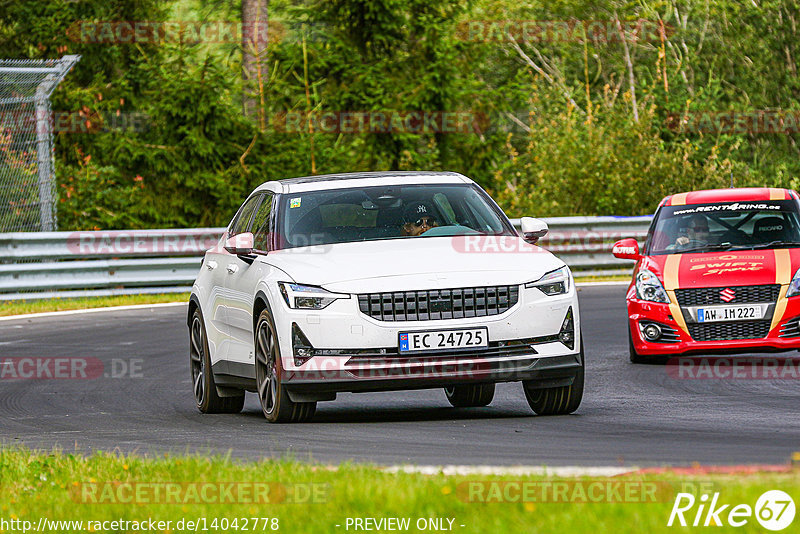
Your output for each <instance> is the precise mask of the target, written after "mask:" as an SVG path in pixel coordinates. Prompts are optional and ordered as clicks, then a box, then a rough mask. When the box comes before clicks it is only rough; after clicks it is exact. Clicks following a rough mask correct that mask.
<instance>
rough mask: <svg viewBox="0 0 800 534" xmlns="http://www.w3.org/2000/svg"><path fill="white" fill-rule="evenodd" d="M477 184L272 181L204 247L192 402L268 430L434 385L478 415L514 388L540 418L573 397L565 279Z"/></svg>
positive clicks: (578, 384) (576, 345) (536, 234)
mask: <svg viewBox="0 0 800 534" xmlns="http://www.w3.org/2000/svg"><path fill="white" fill-rule="evenodd" d="M521 225H522V234H521V236H520V234H518V233H517V232H516V230H515V229H514V227H513V226H512V225H511V222H510V221H509V220H508V218H507V217H506V216H505V215H504V214H503V212H502V210H500V208H499V207H498V206H497V204H495V202H494V201H493V200H492V199H491V197H489V196H488V195H487V194H486V193H485V192H484V191H483V190H482V189H481V188H480V187H479V186H478V185H477V184H475V183H474V182H473V181H472V180H470V179H469V178H466V177H465V176H462V175H460V174H457V173H452V172H446V173H442V172H379V173H352V174H336V175H327V176H312V177H304V178H292V179H286V180H278V181H272V182H266V183H264V184H262V185H261V186H259V187H258V188H257V189H256V190H255V191H253V193H252V194H251V195H250V196H249V197H248V198H247V200H246V201H245V202H244V204H242V207H241V208H240V209H239V211H238V213H237V214H236V216H235V217H234V218H233V220H232V221H231V223H230V226H228V228H227V230H226V232H225V234H224V235H223V236H222V238H221V239H220V242H219V244H218V246H217V247H215V248H213V249H211V250H209V251H208V252H206V254H205V257H204V259H203V263H202V266H201V268H200V274H199V275H198V277H197V281H196V282H195V284H194V286H193V288H192V295H191V300H190V304H189V317H188V326H189V331H190V356H191V370H192V380H193V385H194V395H195V400H196V402H197V407H198V408H199V409H200V411H202V412H204V413H221V412H228V413H235V412H239V411H240V410H241V409H242V406H243V403H244V395H245V391H254V392H257V393H258V398H259V400H260V402H261V407H262V410H263V412H264V415H265V416H266V418H267V420H269V421H270V422H301V421H308V420H310V419H311V418H312V417H313V415H314V412H315V410H316V405H317V402H319V401H329V400H334V399H335V398H336V394H337V393H338V392H362V391H392V390H404V389H420V388H444V391H445V394H446V397H447V400H448V401H449V402H450V404H452V405H453V406H456V407H467V406H472V407H475V406H486V405H488V404H489V403H490V402H491V401H492V398H493V397H494V390H495V383H498V382H517V381H521V382H522V384H523V390H524V392H525V396H526V398H527V400H528V404H529V405H530V406H531V408H532V409H533V410H534V411H535V412H536V413H537V414H565V413H571V412H573V411H575V410H576V409H577V408H578V405H579V404H580V402H581V398H582V396H583V380H584V360H583V342H582V339H581V334H580V314H579V312H578V298H577V295H576V291H575V286H574V283H573V280H572V275H571V273H570V271H569V269H568V268H567V266H566V265H565V264H564V262H563V261H561V260H559V259H558V258H556V257H555V256H553V255H552V254H550V253H549V252H547V251H545V250H543V249H541V248H540V247H538V246H536V245H534V244H531V243H535V242H536V240H537V239H538V238H540V237H541V236H543V235H545V234H546V232H547V225H546V224H545V223H544V222H543V221H539V220H537V219H532V218H527V217H526V218H523V219H522V223H521Z"/></svg>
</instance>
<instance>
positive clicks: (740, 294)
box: [675, 284, 781, 306]
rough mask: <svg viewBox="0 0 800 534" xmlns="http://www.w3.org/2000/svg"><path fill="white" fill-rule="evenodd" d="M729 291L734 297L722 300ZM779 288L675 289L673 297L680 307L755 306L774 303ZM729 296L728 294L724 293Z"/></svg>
mask: <svg viewBox="0 0 800 534" xmlns="http://www.w3.org/2000/svg"><path fill="white" fill-rule="evenodd" d="M727 289H730V290H731V291H732V292H733V294H734V297H733V299H731V300H730V301H725V300H723V298H722V297H723V291H725V290H727ZM780 290H781V286H780V285H778V284H770V285H765V286H722V287H699V288H692V289H676V290H675V297H676V298H677V299H678V304H680V305H681V306H708V305H712V304H755V303H764V302H776V301H777V300H778V293H780ZM724 294H726V295H729V294H730V293H724Z"/></svg>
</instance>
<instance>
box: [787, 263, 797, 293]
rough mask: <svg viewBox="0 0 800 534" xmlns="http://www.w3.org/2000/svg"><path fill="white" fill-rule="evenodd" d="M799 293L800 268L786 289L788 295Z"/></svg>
mask: <svg viewBox="0 0 800 534" xmlns="http://www.w3.org/2000/svg"><path fill="white" fill-rule="evenodd" d="M797 295H800V269H797V272H796V273H794V276H793V277H792V281H791V282H789V289H788V290H787V291H786V296H787V297H796V296H797Z"/></svg>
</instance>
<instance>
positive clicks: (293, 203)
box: [289, 197, 300, 208]
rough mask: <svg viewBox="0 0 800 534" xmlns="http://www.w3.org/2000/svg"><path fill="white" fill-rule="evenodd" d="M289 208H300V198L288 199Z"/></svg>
mask: <svg viewBox="0 0 800 534" xmlns="http://www.w3.org/2000/svg"><path fill="white" fill-rule="evenodd" d="M289 207H290V208H299V207H300V197H297V198H292V199H290V200H289Z"/></svg>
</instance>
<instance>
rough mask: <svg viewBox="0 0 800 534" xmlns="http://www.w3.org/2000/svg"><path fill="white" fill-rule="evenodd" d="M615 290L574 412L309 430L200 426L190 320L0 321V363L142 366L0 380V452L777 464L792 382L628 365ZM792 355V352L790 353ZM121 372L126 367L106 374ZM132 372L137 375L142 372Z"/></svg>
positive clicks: (589, 322)
mask: <svg viewBox="0 0 800 534" xmlns="http://www.w3.org/2000/svg"><path fill="white" fill-rule="evenodd" d="M623 299H624V288H623V287H621V286H591V287H588V286H584V287H582V288H580V301H581V302H580V303H581V311H582V314H583V333H584V338H585V344H586V360H587V370H586V391H585V395H584V398H583V404H582V405H581V407H580V408H579V409H578V411H577V412H576V413H575V414H573V415H569V416H559V417H537V416H534V415H533V413H532V412H531V411H530V409H529V408H528V405H527V403H526V402H525V397H524V395H523V392H522V387H521V385H520V384H504V385H500V386H498V389H497V394H496V396H495V400H494V402H493V403H492V404H491V405H490V406H489V407H486V408H475V409H455V408H451V407H450V406H449V404H448V403H447V400H446V399H445V396H444V393H443V392H442V391H441V390H423V391H408V392H394V393H360V394H340V395H339V397H338V399H337V400H336V401H334V402H324V403H319V405H318V409H317V413H316V416H315V417H314V420H313V421H312V422H311V423H308V424H301V425H270V424H268V423H267V422H266V421H265V420H264V418H263V416H262V414H261V411H260V409H259V407H258V401H257V399H256V397H255V395H254V394H248V397H247V401H246V404H245V409H244V410H243V412H242V413H241V414H239V415H202V414H200V413H199V412H198V411H197V409H196V408H195V406H194V400H193V397H192V392H191V384H190V380H189V363H188V355H187V354H188V353H187V350H188V349H187V347H188V334H187V329H186V326H185V316H186V308H185V307H183V306H178V307H170V308H153V309H146V310H129V311H116V312H103V313H93V314H82V315H70V316H59V317H46V318H35V319H24V320H13V321H7V322H0V357H20V356H28V357H39V356H45V357H47V356H72V357H86V358H98V359H100V360H102V361H103V362H104V363H103V365H104V369H105V371H104V372H105V373H109V372H111V371H112V364H111V361H112V360H113V359H122V360H124V361H127V362H130V361H131V360H132V359H133V360H139V361H140V365H141V370H138V369H137V370H136V372H135V374H136V375H137V377H125V378H112V377H99V378H95V379H86V380H48V379H44V380H7V379H4V380H0V443H2V444H3V445H5V446H13V445H15V444H24V445H25V446H27V447H31V448H48V449H49V448H51V447H53V446H59V447H60V448H62V449H64V450H66V451H74V450H75V451H81V452H89V451H92V450H95V449H103V450H114V449H117V450H119V451H123V452H138V453H141V454H161V453H164V452H171V453H181V452H187V451H189V452H197V453H201V454H207V453H226V452H229V451H230V453H231V455H232V456H233V457H239V458H250V459H256V458H262V457H266V456H271V457H280V456H285V455H290V456H292V457H294V458H296V459H301V460H306V459H309V460H315V461H321V462H339V461H344V460H355V461H359V462H373V463H378V464H398V463H410V464H417V465H442V464H473V465H487V464H489V465H551V466H556V465H592V466H598V465H608V466H620V465H625V466H641V467H643V466H657V465H687V464H692V463H694V462H700V463H702V464H755V463H758V464H776V463H785V462H787V461H788V459H789V457H790V455H791V453H792V452H794V451H798V450H800V381H798V380H786V379H782V380H772V379H770V380H677V379H674V378H671V377H670V376H668V374H667V372H666V371H665V369H664V367H663V366H658V365H633V364H630V363H629V362H628V355H627V342H626V339H625V334H626V330H625V308H624V301H623ZM795 355H796V353H795ZM117 367H118V368H117V369H116V371H117V372H119V371H120V367H121V366H119V365H118V366H117ZM139 375H140V376H139Z"/></svg>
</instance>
